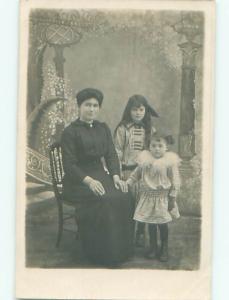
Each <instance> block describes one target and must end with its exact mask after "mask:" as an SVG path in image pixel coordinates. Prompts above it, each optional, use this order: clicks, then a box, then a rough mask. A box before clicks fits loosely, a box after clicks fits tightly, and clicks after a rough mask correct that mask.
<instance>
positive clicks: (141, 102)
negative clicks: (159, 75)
mask: <svg viewBox="0 0 229 300" xmlns="http://www.w3.org/2000/svg"><path fill="white" fill-rule="evenodd" d="M152 117H158V114H157V113H156V112H155V110H154V109H153V108H152V107H151V106H150V105H149V103H148V101H147V100H146V98H145V97H144V96H142V95H133V96H132V97H130V98H129V101H128V103H127V105H126V108H125V110H124V113H123V116H122V120H121V121H120V123H119V124H118V126H117V127H116V129H115V133H114V144H115V148H116V151H117V154H118V157H119V161H120V166H121V173H122V178H123V179H127V178H128V176H129V175H130V173H131V172H132V171H133V170H134V169H135V168H136V167H137V163H136V157H137V155H138V154H139V153H140V152H141V151H142V150H144V149H148V148H149V144H150V137H151V136H152V134H154V133H155V132H156V130H155V128H154V127H153V126H152ZM132 193H133V194H134V197H135V199H136V202H137V199H138V185H137V184H136V185H135V186H134V187H132ZM143 242H144V224H138V226H137V231H136V245H137V246H142V245H143Z"/></svg>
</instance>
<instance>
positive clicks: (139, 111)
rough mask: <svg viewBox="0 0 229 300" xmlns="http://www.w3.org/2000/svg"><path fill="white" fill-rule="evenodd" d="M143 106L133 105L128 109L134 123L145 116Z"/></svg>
mask: <svg viewBox="0 0 229 300" xmlns="http://www.w3.org/2000/svg"><path fill="white" fill-rule="evenodd" d="M145 112H146V109H145V106H144V105H141V106H139V107H136V106H134V107H133V108H132V109H131V111H130V116H131V119H132V121H133V122H134V123H139V122H141V121H142V120H143V118H144V116H145Z"/></svg>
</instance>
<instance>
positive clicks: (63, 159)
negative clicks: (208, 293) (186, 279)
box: [17, 1, 214, 300]
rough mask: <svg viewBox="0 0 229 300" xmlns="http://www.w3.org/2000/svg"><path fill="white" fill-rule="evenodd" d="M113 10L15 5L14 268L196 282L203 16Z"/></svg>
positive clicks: (207, 74)
mask: <svg viewBox="0 0 229 300" xmlns="http://www.w3.org/2000/svg"><path fill="white" fill-rule="evenodd" d="M67 2H68V1H66V3H67ZM76 2H77V1H76ZM114 2H115V1H111V2H110V4H111V3H113V6H112V5H109V4H108V5H104V6H99V5H98V7H96V6H95V5H94V6H93V5H91V6H90V5H89V4H88V5H85V7H84V6H83V5H79V7H77V5H76V7H71V6H69V7H68V6H65V5H62V6H61V3H59V5H58V7H55V5H50V6H48V5H47V7H46V6H45V5H43V6H42V3H45V2H43V1H42V2H41V4H40V5H34V6H33V5H31V7H30V5H29V3H30V4H31V3H32V4H33V3H35V4H37V2H36V1H28V2H27V1H22V4H23V5H21V22H22V25H21V26H22V27H21V35H23V37H21V57H23V60H21V61H20V70H21V73H20V91H19V94H20V102H19V115H20V117H19V132H20V134H19V136H20V138H19V143H20V141H21V140H22V139H23V142H22V143H21V144H20V145H21V147H19V148H18V149H19V151H20V154H19V155H18V159H19V160H20V163H19V165H21V166H22V168H18V172H20V174H21V175H20V178H18V181H19V179H20V180H22V179H23V177H24V178H25V182H24V183H23V184H20V188H19V190H21V193H20V195H23V192H24V197H23V200H21V196H20V199H18V201H19V202H20V203H21V204H19V206H20V208H21V209H20V216H19V219H20V220H21V222H22V223H20V224H22V227H23V228H22V227H21V226H20V228H21V229H20V231H19V229H18V240H19V244H21V243H23V240H24V245H23V246H22V247H18V249H20V250H19V251H18V259H19V257H20V256H19V255H21V257H22V256H23V257H24V259H23V264H24V265H23V266H21V267H23V268H24V269H25V270H27V271H28V272H30V273H31V274H32V272H33V270H34V271H36V272H39V271H42V270H43V271H44V272H47V271H48V270H50V269H52V272H54V274H55V270H57V271H58V270H63V271H64V272H68V270H69V269H71V270H76V269H79V270H84V271H87V270H88V271H89V270H90V271H92V270H94V271H96V270H98V271H99V270H100V271H101V270H107V272H110V271H112V270H115V271H118V270H119V271H122V270H126V271H129V272H131V271H134V272H136V274H138V272H141V271H145V272H147V271H157V270H161V271H162V270H164V271H172V272H174V271H183V272H185V271H187V273H188V274H191V276H194V277H195V272H197V273H199V272H200V271H201V263H202V261H201V257H202V256H201V253H202V252H201V251H202V250H203V249H202V246H203V245H204V243H205V242H206V244H208V239H209V235H206V236H207V237H206V240H205V239H204V238H203V232H204V228H203V224H204V223H205V224H206V222H207V223H209V224H210V223H211V216H210V214H211V213H210V204H211V203H210V202H211V189H209V191H207V192H206V187H207V185H208V184H209V181H208V179H209V180H211V179H210V178H211V173H210V172H211V166H210V163H211V160H210V159H211V150H212V149H211V125H212V124H211V122H212V120H211V119H210V117H211V113H212V111H211V101H212V100H211V91H210V90H211V88H209V87H206V82H207V80H209V81H208V82H207V84H209V83H210V82H211V76H212V73H211V72H212V69H211V68H207V67H208V66H207V65H206V62H207V58H206V55H207V54H206V46H207V47H208V45H209V44H208V43H209V42H211V43H212V48H214V44H213V40H211V38H212V37H211V35H212V32H211V29H212V24H211V22H213V21H212V20H210V23H209V15H210V14H211V13H212V11H213V10H211V6H210V4H209V3H208V4H209V5H208V6H207V8H210V9H209V11H210V13H209V14H208V16H207V17H206V11H205V10H204V8H205V7H204V5H203V2H204V1H200V3H201V4H200V3H199V7H200V8H199V9H198V6H197V7H195V9H192V8H193V7H194V6H193V7H192V5H191V4H190V9H188V6H187V5H186V6H183V8H182V3H181V8H180V9H179V8H178V7H179V5H178V4H177V2H176V4H177V7H176V9H172V6H171V5H168V6H167V7H166V5H165V3H166V2H164V1H163V2H164V5H163V7H162V9H159V8H158V7H159V4H158V2H157V1H156V3H157V4H158V5H156V6H155V8H154V7H153V2H154V1H151V3H150V5H149V6H148V5H147V4H148V2H147V1H146V2H145V7H144V5H141V4H140V1H139V2H138V4H139V5H136V6H135V7H134V9H133V8H132V7H131V5H130V6H127V5H126V6H125V5H124V6H123V7H122V6H121V7H118V5H117V7H116V6H115V5H114ZM130 2H131V1H130ZM149 2H150V1H149ZM171 2H172V1H171ZM171 2H170V3H171ZM184 2H185V1H184ZM207 2H208V1H207ZM54 3H55V1H53V2H52V4H54ZM56 3H57V2H56ZM63 3H64V2H63ZM68 3H72V2H71V1H69V2H68ZM79 3H81V2H80V1H79ZM196 4H197V5H198V3H196ZM24 13H25V14H24ZM23 16H26V17H25V19H23ZM206 18H208V19H206ZM212 18H213V17H212ZM206 24H210V25H209V28H207V27H206V26H207V25H206ZM23 26H26V30H25V31H23V30H22V29H23V28H24V27H23ZM210 26H211V27H210ZM206 30H207V31H208V32H209V30H210V34H209V33H208V35H206ZM24 42H25V43H26V44H24ZM22 49H23V50H22ZM22 51H23V52H22ZM211 55H212V54H211V52H210V53H208V59H209V62H208V64H211V63H212V62H213V61H212V57H211ZM207 78H210V79H207ZM22 82H23V83H22ZM205 89H207V90H209V91H210V94H209V98H208V99H206V93H205ZM208 101H209V103H208ZM206 107H207V108H206ZM206 116H207V117H206ZM20 118H22V119H23V118H24V121H20ZM20 122H21V123H20ZM20 124H21V125H20ZM207 141H208V145H209V147H210V149H209V148H208V149H207V151H209V153H208V154H207V152H206V146H205V148H204V144H205V145H206V143H207ZM22 170H23V172H22ZM207 172H209V173H207ZM206 180H207V181H206ZM204 181H205V185H204ZM205 193H207V194H205ZM209 193H210V194H209ZM206 198H207V199H206ZM203 199H205V200H204V202H203ZM206 203H207V205H209V208H205V206H206ZM23 207H24V208H23ZM205 229H206V228H205ZM208 230H210V228H208ZM201 245H202V246H201ZM208 245H209V244H208ZM23 247H24V248H23ZM201 249H202V250H201ZM204 250H205V251H206V249H204ZM209 251H210V249H209ZM207 257H209V256H208V255H207ZM19 265H21V262H20V263H19ZM71 270H69V271H71ZM208 272H209V270H208ZM19 274H20V273H19V271H18V275H17V276H18V278H19V277H20V275H19ZM47 274H48V273H47ZM66 274H67V273H66ZM106 274H107V273H106ZM139 274H140V273H139ZM150 274H151V273H150ZM154 274H157V273H154ZM174 274H175V273H174ZM180 274H181V273H180ZM154 276H156V275H154ZM36 278H37V279H38V278H39V276H38V273H37V277H36ZM207 280H209V279H207ZM19 281H20V280H19ZM22 285H24V287H25V286H26V285H25V283H23V284H22ZM49 285H50V284H49ZM50 288H51V287H50ZM130 292H131V291H130ZM145 293H146V292H145ZM191 293H192V292H191V291H190V294H189V295H188V296H187V298H183V300H186V299H192V298H190V297H191ZM25 295H26V293H25ZM29 295H32V294H31V293H30V294H29ZM34 295H37V296H38V297H39V296H40V294H39V293H38V294H34ZM54 295H55V294H54ZM30 297H31V296H30ZM137 297H138V296H137ZM41 298H42V297H41ZM95 298H96V297H95ZM132 298H133V297H132ZM145 299H146V298H145ZM150 299H156V298H153V297H152V296H151V298H150ZM157 299H175V298H172V297H171V298H162V297H161V298H160V297H158V298H157ZM176 299H181V298H179V297H177V298H176ZM193 299H194V298H193ZM195 299H201V298H195ZM202 299H203V298H202ZM206 299H207V298H206Z"/></svg>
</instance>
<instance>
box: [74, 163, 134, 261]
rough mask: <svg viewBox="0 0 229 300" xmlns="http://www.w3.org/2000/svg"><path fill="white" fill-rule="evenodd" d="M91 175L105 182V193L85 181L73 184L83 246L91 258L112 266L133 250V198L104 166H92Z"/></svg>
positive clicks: (125, 257)
mask: <svg viewBox="0 0 229 300" xmlns="http://www.w3.org/2000/svg"><path fill="white" fill-rule="evenodd" d="M88 175H89V176H91V177H93V178H94V179H97V180H99V181H100V182H101V183H102V184H103V186H104V188H105V195H103V196H101V197H99V196H95V195H94V194H92V192H91V191H90V190H89V189H88V188H87V187H86V186H85V185H80V186H78V187H76V186H75V188H74V194H75V197H76V199H77V205H76V207H77V208H76V217H77V222H78V226H79V234H80V239H81V242H82V247H83V250H84V253H85V254H86V256H87V257H88V258H89V259H90V261H92V262H94V263H96V264H103V265H107V266H109V265H110V266H113V265H116V264H119V263H121V262H124V261H125V260H127V259H128V258H129V257H130V256H131V255H132V254H133V232H134V222H133V210H134V201H133V199H132V196H131V194H130V193H122V192H121V191H119V190H117V189H116V188H115V186H114V184H113V180H112V178H111V177H110V176H109V175H108V174H106V173H105V172H104V170H103V168H100V167H99V168H95V169H90V170H88Z"/></svg>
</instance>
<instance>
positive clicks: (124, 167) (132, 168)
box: [122, 165, 137, 171]
mask: <svg viewBox="0 0 229 300" xmlns="http://www.w3.org/2000/svg"><path fill="white" fill-rule="evenodd" d="M136 167H137V165H131V166H128V165H122V170H123V171H133V170H134V169H135V168H136Z"/></svg>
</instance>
